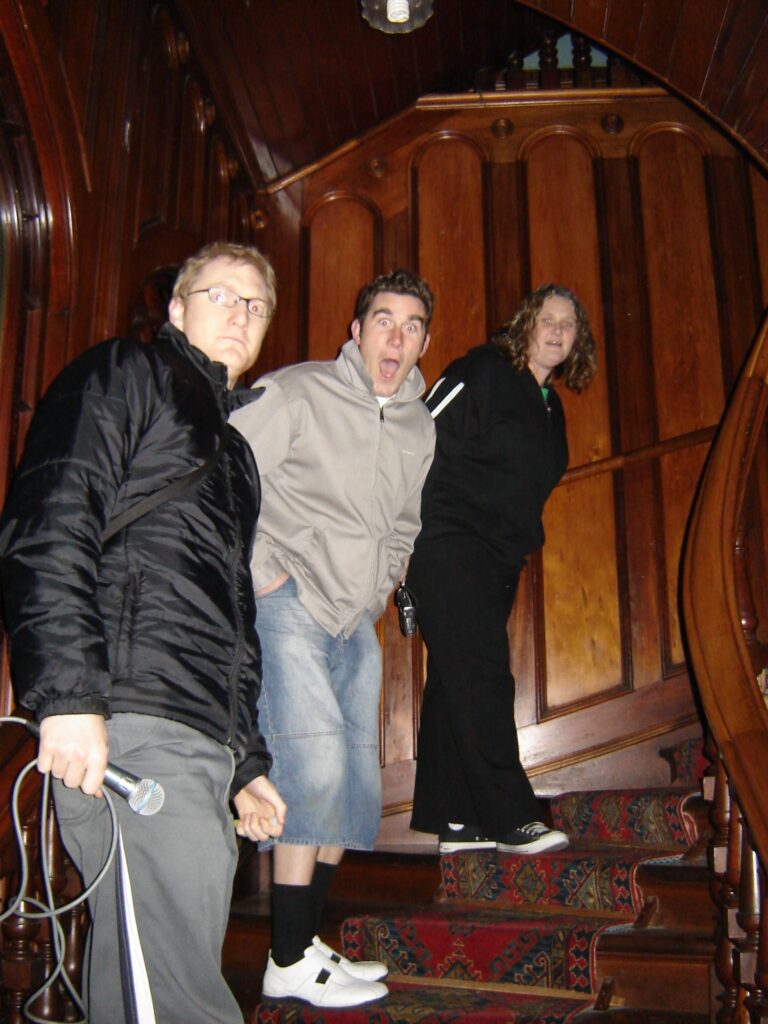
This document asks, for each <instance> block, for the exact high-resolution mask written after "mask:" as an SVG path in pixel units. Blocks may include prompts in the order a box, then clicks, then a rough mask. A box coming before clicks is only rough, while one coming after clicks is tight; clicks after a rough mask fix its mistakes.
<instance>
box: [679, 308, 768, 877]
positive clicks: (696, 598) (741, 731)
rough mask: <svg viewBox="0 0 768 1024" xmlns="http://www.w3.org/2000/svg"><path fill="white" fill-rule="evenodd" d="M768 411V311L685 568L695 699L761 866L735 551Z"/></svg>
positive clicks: (761, 801)
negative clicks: (701, 708) (696, 687)
mask: <svg viewBox="0 0 768 1024" xmlns="http://www.w3.org/2000/svg"><path fill="white" fill-rule="evenodd" d="M767 407H768V317H766V319H765V321H764V323H763V326H762V328H761V330H760V333H759V334H758V336H757V340H756V341H755V344H754V347H753V349H752V352H751V353H750V356H749V359H748V360H747V362H746V364H745V366H744V369H743V370H742V373H741V376H740V378H739V380H738V383H737V385H736V389H735V391H734V394H733V397H732V399H731V401H730V402H729V405H728V408H727V410H726V412H725V415H724V416H723V419H722V422H721V424H720V428H719V430H718V434H717V437H716V438H715V441H714V443H713V445H712V448H711V451H710V454H709V458H708V460H707V465H706V468H705V471H704V474H703V476H702V479H701V483H700V486H699V492H698V495H697V498H696V502H695V504H694V509H693V514H692V517H691V521H690V525H689V528H688V536H687V540H686V545H685V550H684V553H683V567H682V604H683V621H684V626H685V632H686V638H687V642H688V650H689V653H690V660H691V663H692V667H693V671H694V676H695V680H696V683H697V685H698V690H699V694H700V697H701V703H702V706H703V709H704V712H705V714H706V717H707V721H708V723H709V728H710V730H711V733H712V736H713V738H714V740H715V742H716V743H717V746H718V747H719V750H720V755H721V757H722V760H723V763H724V765H725V769H726V771H727V774H728V779H729V781H730V786H731V791H732V792H733V794H734V798H735V800H736V801H737V803H738V806H739V808H740V810H741V813H742V815H743V818H744V820H745V822H746V824H747V826H748V829H749V834H750V837H751V840H752V843H753V845H754V848H755V850H756V852H757V854H758V856H759V859H760V862H761V864H762V866H763V869H765V868H766V867H768V815H766V807H768V711H767V710H766V706H765V702H764V700H763V696H762V694H761V692H760V690H759V688H758V685H757V682H756V679H755V670H754V667H753V664H752V659H751V657H750V652H749V649H748V647H747V643H746V639H745V636H744V632H743V629H742V623H741V616H740V609H739V602H738V587H737V579H736V564H735V554H734V551H735V547H736V543H737V537H738V535H739V529H740V522H741V517H742V512H743V506H744V500H745V493H746V490H747V483H748V480H749V478H750V474H751V471H752V466H753V462H754V460H755V454H756V451H757V450H758V443H759V441H760V439H761V437H764V436H765V435H764V425H765V416H766V408H767ZM761 450H762V451H764V448H763V449H761Z"/></svg>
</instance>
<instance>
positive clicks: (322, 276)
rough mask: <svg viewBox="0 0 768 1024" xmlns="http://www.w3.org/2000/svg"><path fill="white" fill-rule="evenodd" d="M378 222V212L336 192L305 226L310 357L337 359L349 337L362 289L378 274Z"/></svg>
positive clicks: (312, 214)
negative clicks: (342, 323) (358, 294)
mask: <svg viewBox="0 0 768 1024" xmlns="http://www.w3.org/2000/svg"><path fill="white" fill-rule="evenodd" d="M377 221H378V218H377V215H376V211H375V210H374V209H372V207H371V206H370V205H369V204H368V203H367V202H364V201H363V202H361V201H360V200H359V199H357V198H355V197H354V196H345V195H331V196H330V197H329V198H328V200H327V202H324V203H322V204H321V205H320V206H319V207H318V208H315V209H314V210H313V211H312V212H311V215H310V216H309V218H308V222H307V224H306V226H305V232H306V238H307V242H306V245H307V264H308V267H307V296H308V297H307V308H308V309H309V310H310V316H309V318H308V322H307V349H306V356H305V358H307V359H333V358H334V356H335V355H336V353H337V352H338V349H339V346H340V345H341V344H342V343H343V342H344V341H346V340H347V338H349V337H350V335H349V331H348V326H349V323H350V322H351V320H352V314H353V312H354V306H355V299H356V297H357V293H358V291H359V289H360V286H361V285H362V284H363V283H364V282H365V281H368V280H370V278H371V277H372V276H373V274H374V273H375V270H374V268H375V266H376V259H375V255H376V250H377V248H378V245H377V241H378V238H379V237H380V229H379V226H378V223H377ZM339 314H341V316H342V318H343V319H344V320H345V323H344V325H343V329H339V328H340V326H341V325H340V324H339Z"/></svg>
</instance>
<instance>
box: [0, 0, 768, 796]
mask: <svg viewBox="0 0 768 1024" xmlns="http://www.w3.org/2000/svg"><path fill="white" fill-rule="evenodd" d="M574 3H575V0H574V2H572V3H571V4H570V7H571V8H572V9H574V10H575V7H574ZM566 6H568V5H567V4H566V5H563V4H562V3H560V6H559V8H558V9H562V10H565V7H566ZM578 6H579V10H581V11H582V13H583V12H584V5H583V4H581V3H579V5H578ZM621 6H622V13H621V15H618V14H616V11H617V10H618V8H617V6H616V5H613V6H612V8H611V11H610V12H609V17H608V19H607V22H606V30H607V31H609V32H614V33H616V32H620V30H622V27H623V28H624V29H626V28H627V26H629V27H630V28H631V29H632V31H631V32H629V36H630V37H631V36H632V33H633V32H634V33H635V34H637V33H638V32H640V30H641V26H640V24H639V23H638V24H637V25H635V26H632V25H631V24H630V23H631V21H632V11H633V10H635V9H637V10H639V7H638V5H636V4H634V2H633V0H627V2H626V4H622V5H621ZM193 7H194V5H192V4H186V3H183V4H182V5H181V8H182V9H183V10H185V11H186V10H187V9H189V10H190V11H192V8H193ZM22 8H23V9H24V10H25V11H26V12H27V15H28V16H27V17H26V18H20V17H17V15H16V14H15V13H14V15H13V17H12V16H11V15H10V14H9V13H8V12H9V11H10V10H13V11H14V12H17V9H18V10H21V9H22ZM624 8H626V10H624ZM152 9H153V10H155V11H156V13H155V14H154V16H153V18H152V19H151V18H150V16H149V13H148V12H149V10H150V6H149V5H146V6H145V5H141V12H140V13H136V11H137V8H136V7H134V6H131V5H130V4H125V3H120V4H115V5H114V7H113V6H112V5H94V4H90V5H89V15H88V17H86V18H84V20H83V31H84V33H85V36H84V37H83V38H82V39H77V38H76V35H77V33H76V32H74V30H73V25H72V22H71V21H70V20H68V18H65V17H64V15H65V14H66V13H67V12H66V10H65V6H64V4H63V0H50V2H49V3H48V4H47V5H41V4H40V3H39V2H38V0H14V5H13V7H12V8H11V7H10V6H8V5H6V6H5V7H2V8H0V12H1V13H0V23H2V26H3V31H4V33H5V34H8V33H10V34H11V35H12V36H13V39H14V51H15V53H16V58H15V60H16V65H15V66H16V67H17V68H18V69H19V71H18V72H17V73H19V74H22V73H23V75H24V79H25V83H26V84H25V88H26V90H27V91H26V93H25V95H26V97H27V100H28V102H29V105H30V111H31V113H32V115H33V116H32V120H33V130H34V133H35V138H36V140H37V142H38V145H39V146H41V147H42V151H41V158H40V163H41V168H42V179H43V182H44V187H45V190H46V199H47V198H48V196H49V195H50V196H52V197H54V199H55V200H56V201H55V202H54V203H53V205H52V209H53V210H54V211H55V214H56V215H55V216H54V218H53V220H52V223H51V233H52V234H51V237H52V239H53V243H52V250H53V251H55V253H56V258H54V259H53V260H52V261H51V267H52V276H51V288H50V292H49V308H48V309H46V310H45V314H44V316H40V317H38V326H37V328H36V329H37V331H38V333H37V335H34V339H35V340H34V347H35V353H34V356H33V355H32V354H30V357H29V359H28V360H26V361H25V366H24V373H25V374H27V375H28V376H27V377H26V378H24V396H25V397H26V396H27V395H29V397H30V401H31V404H34V401H36V399H37V396H38V394H39V388H40V384H41V381H43V380H44V379H45V376H46V374H47V373H48V372H49V371H50V372H51V373H52V372H53V371H54V370H56V369H58V368H59V366H60V364H61V361H62V359H63V358H64V357H65V356H66V355H67V354H70V355H71V354H74V353H75V352H76V351H79V350H80V349H81V348H83V347H85V346H86V345H88V344H91V343H92V342H93V341H96V340H98V338H99V337H101V336H103V335H104V334H105V333H107V332H111V331H113V330H118V329H122V328H124V327H125V326H126V321H127V314H128V311H129V310H130V308H131V304H132V302H133V300H134V298H135V296H136V295H137V293H138V292H139V290H140V286H141V283H142V282H143V281H144V280H145V278H146V277H147V275H148V274H150V273H151V272H152V271H153V270H154V269H156V268H157V267H163V266H168V267H170V266H172V265H174V264H175V263H177V262H179V261H180V260H181V259H182V258H183V257H184V256H185V255H187V254H188V252H190V251H191V250H192V249H194V248H196V247H197V246H198V245H200V244H202V242H204V241H205V240H207V239H208V238H210V237H212V236H214V235H217V234H219V233H220V232H221V231H222V230H225V231H226V233H227V234H228V236H229V237H230V238H233V239H242V240H258V241H259V242H260V243H261V244H262V245H263V247H264V248H265V251H267V252H268V253H269V254H270V255H272V256H273V258H274V260H275V263H276V266H277V268H278V274H279V294H278V299H279V301H278V314H277V317H276V320H275V323H274V325H273V326H272V328H271V330H270V333H269V335H268V337H267V341H266V345H265V355H264V361H263V365H262V367H261V368H262V369H264V368H272V367H273V366H278V365H281V364H283V363H287V362H294V361H296V360H297V359H300V358H304V357H306V356H307V355H309V356H319V357H329V356H332V355H333V354H334V353H335V351H336V348H337V347H338V345H339V343H340V342H342V341H343V340H344V338H345V337H346V332H347V323H348V320H349V318H350V317H351V314H352V304H353V301H354V296H355V294H356V292H357V289H358V288H359V286H360V284H362V283H363V282H364V281H365V280H367V279H368V278H370V277H371V276H372V275H373V274H375V273H377V272H378V271H380V270H384V269H389V267H390V266H393V265H395V264H397V263H400V264H406V265H412V266H415V268H416V269H418V270H420V271H421V272H422V273H424V274H425V275H426V276H427V277H428V278H429V279H430V281H431V283H432V284H433V286H434V288H435V291H436V294H437V317H436V320H435V323H434V326H433V335H434V342H433V347H432V349H431V350H430V353H429V355H428V358H427V359H425V360H424V366H423V370H424V373H425V376H426V377H427V379H428V381H431V380H432V379H434V377H435V376H436V374H437V372H438V371H439V370H440V369H441V368H442V367H443V365H444V364H445V363H446V362H447V361H448V360H449V359H450V358H452V357H453V356H455V355H459V354H461V353H463V352H464V351H465V350H466V349H467V348H468V347H469V346H470V345H473V344H476V343H477V342H479V341H481V340H483V338H484V337H486V335H487V333H488V331H489V330H490V329H491V328H493V327H495V326H496V325H497V324H498V323H499V322H500V321H501V320H503V319H504V318H505V317H507V316H508V315H509V314H510V313H511V312H512V310H513V309H514V307H515V306H516V305H517V303H518V302H519V300H520V298H521V297H522V295H523V294H524V292H525V291H526V290H527V289H528V288H529V287H530V286H531V285H534V284H537V283H539V279H542V278H550V277H559V278H560V279H561V280H563V283H565V284H568V285H569V286H571V287H573V288H574V290H575V291H576V292H577V293H578V294H579V295H580V296H581V297H582V299H583V300H584V303H585V305H586V307H587V309H588V310H589V313H590V315H591V317H592V320H593V323H594V325H595V328H596V333H597V336H598V341H599V346H600V349H599V351H600V376H599V377H598V379H597V380H596V382H595V384H594V386H593V387H592V388H590V389H589V390H588V391H587V392H586V393H585V394H584V395H582V396H579V397H571V396H566V398H565V401H566V405H567V413H568V418H569V433H570V442H571V452H572V458H571V469H570V470H569V473H570V476H569V477H568V478H567V479H566V481H565V482H564V483H563V485H562V486H561V487H560V488H559V489H558V490H557V492H556V493H555V495H554V496H553V498H552V499H551V502H550V504H549V507H548V509H547V520H546V526H547V531H548V542H547V546H546V548H545V549H544V551H543V552H542V553H540V554H535V555H533V556H532V558H531V559H530V562H529V565H528V568H527V569H526V571H525V572H524V574H523V577H522V579H521V587H520V594H519V597H518V601H517V603H516V607H515V610H514V612H513V615H512V617H511V618H510V623H509V633H510V638H511V645H512V661H513V669H514V671H515V673H516V675H517V677H518V697H519V700H518V720H519V722H520V724H521V748H522V750H523V753H524V758H525V760H526V763H527V765H528V767H529V768H530V770H531V772H532V774H533V775H534V777H535V779H536V780H537V786H538V787H539V788H544V789H546V788H548V787H551V786H560V787H562V786H565V785H567V784H568V777H569V776H568V772H569V770H571V769H574V766H576V768H577V769H578V777H579V780H580V781H581V782H582V783H585V782H588V781H589V780H590V779H592V780H593V781H594V783H595V784H599V783H600V781H605V780H604V779H603V778H602V776H601V771H602V769H601V756H603V755H604V756H605V757H606V758H607V757H608V754H609V753H610V756H611V758H614V761H612V762H611V763H612V764H614V763H615V758H616V757H618V756H620V754H621V752H622V750H624V749H625V748H626V749H629V748H630V747H631V746H633V745H635V744H649V743H651V741H652V740H653V738H654V737H658V738H659V743H663V742H665V739H664V734H665V733H670V732H673V731H674V730H680V729H684V728H688V727H689V726H690V725H691V723H692V722H694V721H695V709H694V706H693V701H692V698H691V693H690V687H689V685H688V680H687V677H686V675H685V671H684V666H683V663H682V649H681V645H680V640H679V631H678V624H677V619H676V614H677V613H676V607H677V602H676V579H677V563H678V558H679V547H680V543H681V537H682V532H683V527H684V524H685V517H686V514H687V509H688V508H689V506H690V498H691V495H692V493H693V488H694V486H695V483H696V479H697V475H698V472H699V469H700V466H701V464H702V461H703V458H704V456H705V453H706V443H705V442H702V440H701V437H700V434H699V433H698V432H700V431H701V429H702V428H706V427H712V426H713V425H714V424H715V423H716V421H717V419H718V417H719V415H720V411H721V409H722V405H723V401H724V397H725V391H726V389H727V386H728V384H729V379H728V378H729V376H730V375H731V372H732V368H733V366H734V365H735V363H736V361H737V359H738V355H739V351H740V346H741V345H743V344H745V342H744V340H743V335H744V334H746V333H750V331H749V328H750V325H753V321H754V320H756V319H757V316H758V312H759V310H760V309H761V308H762V305H763V304H764V303H765V300H766V297H767V296H768V284H767V282H768V251H766V243H765V241H764V238H765V236H766V235H768V231H763V230H761V229H762V228H763V227H765V226H766V225H767V224H768V189H767V187H766V184H765V179H764V177H763V176H762V175H761V174H760V173H759V172H757V171H755V170H754V169H747V168H746V166H745V164H744V158H743V157H742V156H741V155H740V154H739V153H737V152H736V151H735V150H733V148H732V147H731V146H730V144H729V142H728V140H727V139H725V138H724V137H723V136H722V135H720V134H719V133H718V132H716V131H714V130H712V129H711V128H710V127H709V126H707V125H706V124H704V123H703V122H702V121H701V120H700V119H699V118H698V117H696V115H695V114H693V113H692V112H691V110H690V109H689V108H687V107H685V106H683V105H682V104H679V103H677V102H676V101H675V100H674V99H672V98H671V97H668V96H665V95H663V94H662V93H661V92H660V91H654V90H648V91H646V92H637V93H636V94H629V93H626V92H624V93H618V92H606V93H595V94H594V96H589V97H586V96H584V95H582V94H579V95H575V94H574V95H573V96H568V95H566V94H563V95H560V96H553V95H551V94H549V95H527V94H526V95H517V96H515V95H509V94H493V95H487V96H484V95H479V94H476V93H475V94H466V95H464V96H461V97H458V98H457V97H454V98H453V99H451V100H444V99H441V100H435V99H434V98H433V99H431V100H426V101H424V102H422V103H420V104H418V105H417V106H416V107H415V108H414V109H412V110H411V111H409V112H408V113H406V114H404V115H402V116H399V117H397V118H394V119H393V120H392V121H391V122H389V123H388V124H386V125H384V126H383V127H382V128H381V129H380V130H377V131H375V132H373V133H370V134H369V135H367V136H362V137H360V138H357V139H355V140H354V141H353V142H350V143H349V144H348V145H347V146H345V147H344V148H343V150H341V151H339V152H337V153H335V154H333V155H332V156H330V157H328V159H323V160H322V161H319V162H318V163H317V164H316V165H314V166H311V167H308V168H307V169H306V170H305V171H303V172H298V173H294V174H292V176H291V178H290V179H285V180H284V181H280V182H275V183H274V184H273V185H272V186H270V187H269V188H268V189H265V190H264V191H263V192H262V193H261V194H259V195H258V196H257V195H255V194H254V192H253V187H252V186H253V183H252V182H249V181H248V180H247V179H246V178H245V177H244V174H243V172H242V170H240V169H238V167H237V161H235V159H234V157H233V153H234V152H235V151H236V150H235V149H234V147H233V145H232V140H231V138H230V134H229V132H228V130H227V125H228V124H230V123H231V122H230V121H229V120H227V118H226V117H225V116H224V112H223V111H222V112H218V111H217V110H216V106H215V104H213V102H212V101H213V99H214V97H213V96H212V95H211V90H210V89H209V86H208V82H207V79H206V78H205V76H204V75H202V74H201V72H200V64H199V55H198V54H196V52H195V48H194V46H192V47H191V48H190V47H189V46H188V45H187V44H186V42H185V38H184V32H183V28H184V26H182V25H181V24H180V23H179V21H178V18H177V17H176V15H175V14H174V9H178V8H171V7H166V6H164V5H162V4H161V5H159V6H158V7H157V8H152ZM656 11H657V13H658V12H660V13H658V16H659V17H663V13H664V12H663V11H662V10H661V7H658V5H657V7H656ZM593 13H594V11H593ZM194 16H195V17H198V15H194ZM46 18H49V21H50V23H49V24H48V25H47V27H46ZM9 26H10V27H9ZM126 26H127V27H128V28H129V29H130V30H129V31H125V28H126ZM25 33H26V34H25ZM101 39H106V40H108V43H109V45H108V48H107V49H108V52H109V56H110V60H105V59H104V52H103V51H102V49H101V48H100V46H99V45H98V41H99V40H101ZM651 42H652V41H651V40H649V39H647V38H646V37H645V36H643V42H642V45H643V46H644V47H645V48H646V50H648V48H649V47H650V46H651ZM662 42H663V41H662ZM662 48H663V47H662ZM662 48H659V47H657V49H656V50H654V53H653V55H652V56H653V59H654V60H656V59H659V60H661V59H662V53H661V49H662ZM646 50H644V52H646ZM29 54H32V57H29V56H28V55H29ZM669 55H670V59H673V60H674V59H676V58H675V51H674V48H673V47H672V48H670V54H669ZM280 59H281V58H280V56H279V54H278V55H277V56H276V57H275V64H277V63H278V62H279V61H280ZM649 59H650V55H649ZM25 61H29V62H31V66H27V65H26V64H25ZM85 65H88V66H87V67H86V66H85ZM40 69H45V73H46V74H47V75H48V76H49V77H48V81H47V83H46V89H47V92H46V93H45V94H44V95H43V94H41V93H39V92H36V91H35V90H36V89H37V88H38V87H37V85H36V84H31V83H36V81H37V76H38V74H39V73H40ZM678 71H679V72H680V73H681V74H682V73H685V72H686V69H685V68H684V67H682V66H681V67H680V68H678ZM68 75H72V78H73V80H72V81H71V82H70V81H68ZM185 96H186V97H187V99H186V100H185ZM390 109H392V108H390ZM200 110H202V111H203V113H204V116H203V117H202V119H201V118H200V117H199V116H198V112H199V111H200ZM248 118H249V120H248V124H249V126H251V127H252V128H253V135H254V139H253V140H251V143H252V146H253V147H254V149H256V150H258V147H259V145H260V140H259V139H258V138H257V136H258V129H259V125H258V116H257V113H256V108H255V106H253V107H252V108H251V109H250V111H249V113H248ZM300 120H301V119H300V118H299V117H298V115H297V116H296V117H294V119H293V122H292V124H293V128H292V132H293V135H292V137H291V138H290V139H288V140H287V143H289V145H290V149H291V152H292V153H293V154H295V153H296V152H299V151H300V150H301V148H302V133H301V123H300ZM51 125H55V126H56V132H55V133H54V132H52V131H51V130H50V126H51ZM504 125H505V126H506V127H503V126H504ZM312 144H313V145H317V144H319V143H318V142H317V140H313V143H312ZM48 145H50V146H53V148H54V149H55V153H54V156H53V157H52V156H51V153H50V152H49V151H48V149H47V148H46V147H47V146H48ZM57 147H58V148H57ZM247 148H248V140H245V145H244V144H243V140H240V145H239V147H238V150H237V152H238V153H239V155H240V157H241V161H242V154H243V152H244V150H246V149H247ZM276 156H277V152H276ZM251 157H253V154H251ZM288 163H289V164H290V163H291V158H288ZM732 170H733V173H732ZM62 196H63V197H64V198H65V199H66V203H64V202H63V201H62ZM201 196H202V197H203V204H202V205H203V209H202V211H201V201H200V197H201ZM57 197H58V198H57ZM67 204H68V205H67ZM67 211H68V215H69V217H70V220H69V221H68V220H67ZM752 223H754V229H753V232H752V233H750V225H751V224H752ZM57 233H58V234H57ZM75 240H76V243H77V244H75ZM725 260H727V266H726V265H725V264H724V261H725ZM756 264H759V265H756ZM91 300H93V301H91ZM739 303H741V306H739ZM31 319H32V318H31ZM97 328H98V330H97ZM721 333H722V336H723V338H724V339H727V340H726V342H725V348H723V347H722V346H721V337H720V336H721ZM33 334H34V332H33ZM30 336H33V335H30ZM38 340H39V344H38V343H37V342H38ZM35 360H39V361H38V362H35ZM41 365H45V366H46V367H47V368H48V369H46V370H45V372H43V371H41V370H40V369H39V367H40V366H41ZM688 432H692V436H691V437H688V436H687V434H688ZM675 446H679V447H675ZM576 618H578V622H577V623H576V631H575V633H574V632H573V629H572V628H570V627H571V626H572V624H573V621H574V619H576ZM379 629H380V635H381V638H382V644H383V647H384V655H385V679H384V693H383V696H382V719H381V723H382V725H381V735H382V759H383V777H384V780H385V792H386V801H387V810H388V813H390V814H393V813H394V812H396V811H399V810H402V806H403V804H407V802H408V799H409V786H410V784H411V782H412V777H413V755H414V736H415V727H416V723H417V719H418V692H419V687H420V683H421V678H422V676H423V650H422V649H421V648H420V647H419V645H418V643H416V644H409V643H407V642H404V641H403V640H402V638H400V637H399V635H398V634H397V632H396V622H395V619H394V616H393V614H392V610H391V609H390V610H389V611H388V614H387V616H386V617H385V618H384V619H383V620H382V622H381V623H380V624H379ZM651 774H652V773H649V775H648V777H650V775H651ZM642 781H643V779H638V782H639V783H640V782H642Z"/></svg>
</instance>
